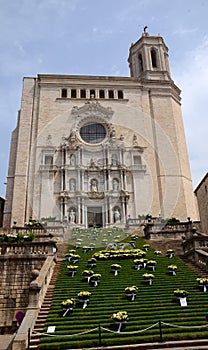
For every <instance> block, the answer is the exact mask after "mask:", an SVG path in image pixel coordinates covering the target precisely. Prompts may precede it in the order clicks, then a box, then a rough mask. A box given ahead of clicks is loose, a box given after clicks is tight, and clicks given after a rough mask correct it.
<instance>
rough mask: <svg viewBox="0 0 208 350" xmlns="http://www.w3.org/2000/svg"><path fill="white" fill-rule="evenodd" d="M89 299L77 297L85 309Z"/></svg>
mask: <svg viewBox="0 0 208 350" xmlns="http://www.w3.org/2000/svg"><path fill="white" fill-rule="evenodd" d="M89 301H90V299H79V302H80V303H81V304H83V306H82V308H83V309H85V308H86V307H87V306H88V303H89Z"/></svg>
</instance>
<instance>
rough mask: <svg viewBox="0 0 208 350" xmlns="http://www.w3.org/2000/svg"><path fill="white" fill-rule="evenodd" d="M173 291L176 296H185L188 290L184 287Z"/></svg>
mask: <svg viewBox="0 0 208 350" xmlns="http://www.w3.org/2000/svg"><path fill="white" fill-rule="evenodd" d="M173 293H174V295H175V296H176V297H177V298H185V297H187V295H188V292H187V291H186V290H184V289H176V290H174V292H173Z"/></svg>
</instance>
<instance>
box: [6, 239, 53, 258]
mask: <svg viewBox="0 0 208 350" xmlns="http://www.w3.org/2000/svg"><path fill="white" fill-rule="evenodd" d="M54 253H56V244H55V242H54V241H45V242H24V244H20V243H8V242H5V243H0V256H1V255H4V256H5V255H17V254H19V255H26V254H29V255H30V256H31V255H32V256H34V255H54Z"/></svg>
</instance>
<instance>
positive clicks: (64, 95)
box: [61, 89, 67, 98]
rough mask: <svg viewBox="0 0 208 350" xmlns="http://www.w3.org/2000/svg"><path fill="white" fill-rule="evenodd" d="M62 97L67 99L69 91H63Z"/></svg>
mask: <svg viewBox="0 0 208 350" xmlns="http://www.w3.org/2000/svg"><path fill="white" fill-rule="evenodd" d="M61 97H63V98H66V97H67V89H62V90H61Z"/></svg>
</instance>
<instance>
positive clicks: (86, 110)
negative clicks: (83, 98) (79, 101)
mask: <svg viewBox="0 0 208 350" xmlns="http://www.w3.org/2000/svg"><path fill="white" fill-rule="evenodd" d="M113 113H114V112H113V110H112V108H111V107H107V108H106V107H103V106H101V104H100V103H99V102H97V101H92V102H91V101H88V102H86V103H85V104H84V105H83V106H81V107H77V106H74V107H73V108H72V111H71V114H72V115H73V116H74V117H76V118H86V117H93V116H95V117H101V118H104V119H107V120H109V119H110V118H111V117H112V115H113Z"/></svg>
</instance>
